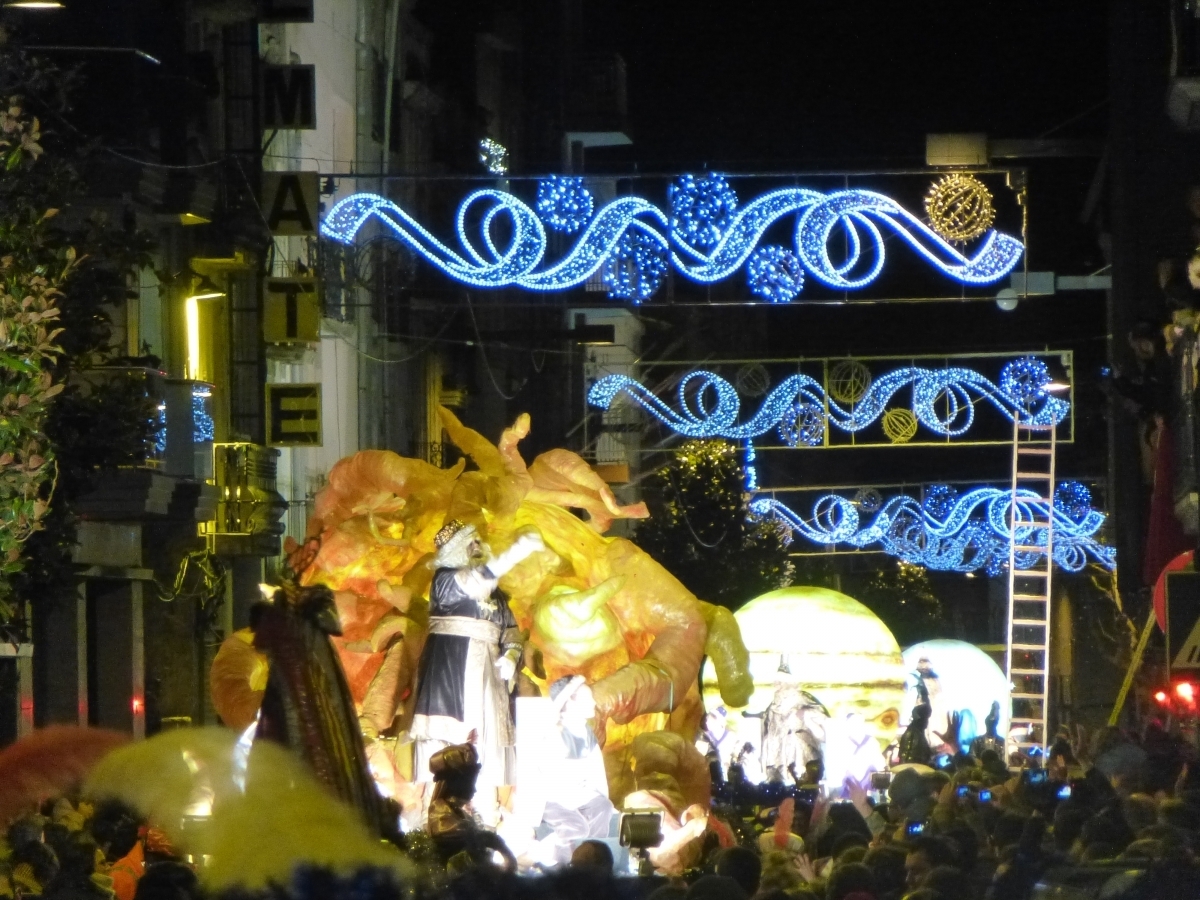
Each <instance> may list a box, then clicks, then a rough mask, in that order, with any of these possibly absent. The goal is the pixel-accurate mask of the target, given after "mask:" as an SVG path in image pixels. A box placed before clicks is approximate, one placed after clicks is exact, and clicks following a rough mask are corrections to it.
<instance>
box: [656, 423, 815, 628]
mask: <svg viewBox="0 0 1200 900" xmlns="http://www.w3.org/2000/svg"><path fill="white" fill-rule="evenodd" d="M743 483H744V473H743V471H742V467H741V464H740V462H739V460H738V451H737V448H736V447H735V446H733V445H732V444H730V443H728V442H726V441H688V442H686V443H685V444H683V445H682V446H681V447H680V448H679V450H678V452H677V453H676V454H675V456H674V457H673V458H672V459H671V461H670V462H668V463H667V464H666V465H664V466H662V467H661V468H659V469H658V470H657V471H655V472H654V473H653V474H652V475H651V476H650V477H649V478H647V479H646V481H645V484H644V494H645V500H646V504H647V506H648V507H649V508H650V518H649V519H648V520H647V521H645V522H643V523H642V525H641V526H640V527H639V528H638V530H637V535H636V537H635V538H634V540H635V541H636V542H637V544H638V545H639V546H640V547H641V548H642V549H643V550H645V551H646V552H647V553H649V554H650V555H651V556H652V557H654V559H656V560H657V561H658V562H659V563H661V564H662V565H663V566H664V567H665V568H666V569H667V571H669V572H670V573H671V574H672V575H674V576H675V577H676V578H678V579H679V580H680V581H681V582H683V584H684V586H685V587H686V588H687V589H688V590H689V591H691V592H692V593H693V594H695V595H696V596H697V597H699V598H700V599H701V600H707V601H708V602H710V603H717V604H720V605H722V606H726V607H729V608H731V609H734V608H737V607H738V606H741V605H742V604H743V603H745V602H747V601H748V600H752V599H754V598H755V597H757V596H758V595H759V594H763V593H766V592H767V591H771V590H774V589H776V588H781V587H787V586H788V585H790V584H791V583H792V574H793V569H792V564H791V562H790V560H789V559H788V551H787V545H786V543H785V536H784V534H783V533H782V532H781V531H780V529H779V527H778V526H777V525H775V524H774V523H772V522H769V521H752V520H750V519H749V518H748V515H747V514H748V509H747V507H746V497H745V495H744V494H743V491H742V485H743Z"/></svg>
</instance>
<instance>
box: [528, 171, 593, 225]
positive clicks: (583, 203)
mask: <svg viewBox="0 0 1200 900" xmlns="http://www.w3.org/2000/svg"><path fill="white" fill-rule="evenodd" d="M595 208H596V201H595V200H594V199H593V198H592V192H591V191H589V190H588V189H587V188H586V187H584V186H583V179H582V178H573V177H571V176H570V175H551V176H549V177H548V178H543V179H542V180H541V181H539V182H538V192H537V213H538V218H540V219H541V220H542V221H543V222H545V223H546V225H547V226H548V227H549V228H552V229H554V230H555V231H562V232H565V233H567V234H572V233H573V232H576V231H578V230H579V229H580V228H582V227H583V226H584V225H586V224H587V223H588V220H589V219H591V217H592V212H593V211H594V210H595Z"/></svg>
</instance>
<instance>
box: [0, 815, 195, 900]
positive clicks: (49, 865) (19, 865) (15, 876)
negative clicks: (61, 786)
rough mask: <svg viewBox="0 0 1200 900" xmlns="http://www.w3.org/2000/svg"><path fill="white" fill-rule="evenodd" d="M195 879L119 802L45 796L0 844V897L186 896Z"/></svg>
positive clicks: (103, 899)
mask: <svg viewBox="0 0 1200 900" xmlns="http://www.w3.org/2000/svg"><path fill="white" fill-rule="evenodd" d="M198 885H199V880H198V878H197V876H196V872H195V869H194V868H193V866H191V865H190V864H189V863H188V862H187V861H186V860H184V859H182V858H180V856H179V855H178V854H177V853H176V852H175V851H174V849H173V848H172V847H171V844H170V842H169V841H168V840H167V837H166V835H165V834H163V832H162V831H160V830H158V829H156V828H151V827H148V826H147V825H146V824H145V823H144V822H142V821H140V820H139V819H138V817H137V815H136V814H135V813H134V812H133V811H131V810H129V809H128V808H126V807H125V806H122V805H121V804H119V803H105V804H101V805H100V806H99V807H95V806H93V805H92V804H91V803H89V802H87V801H85V800H79V799H78V798H75V799H74V802H73V801H72V798H67V797H59V798H56V799H54V800H50V801H47V802H46V803H44V804H43V805H42V808H41V809H40V810H39V811H38V812H36V813H32V814H29V815H25V816H22V817H21V818H19V819H17V820H16V821H14V822H12V823H11V824H10V825H9V826H8V828H7V830H6V831H5V833H4V839H3V843H2V844H0V898H14V900H15V898H21V897H43V898H45V900H113V898H116V900H189V898H193V897H197V896H199V887H198Z"/></svg>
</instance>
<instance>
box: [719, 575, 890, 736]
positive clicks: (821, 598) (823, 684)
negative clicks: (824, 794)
mask: <svg viewBox="0 0 1200 900" xmlns="http://www.w3.org/2000/svg"><path fill="white" fill-rule="evenodd" d="M734 618H736V619H737V623H738V626H739V627H740V628H741V631H742V641H743V642H744V643H745V645H746V649H747V650H749V651H750V673H751V675H752V676H753V677H754V693H753V694H752V695H751V697H750V702H749V704H747V705H746V706H745V707H743V708H742V709H739V710H729V713H730V716H729V719H730V727H731V728H732V729H733V730H734V731H735V732H737V734H738V737H739V739H742V740H751V741H753V742H754V743H755V744H756V745H757V739H756V735H755V731H756V729H759V728H760V727H761V721H762V720H761V718H758V717H759V716H761V714H762V712H763V710H765V709H766V708H767V705H768V704H769V703H770V702H771V698H772V697H773V696H774V694H775V687H776V685H777V684H778V683H779V682H780V681H781V680H786V681H788V682H791V683H795V684H797V685H798V686H799V687H801V688H802V689H804V690H806V691H808V692H809V693H810V694H812V695H813V696H814V697H816V698H817V699H818V700H820V701H821V703H823V704H824V705H825V707H826V709H828V710H829V712H830V715H832V716H834V717H835V718H838V717H842V716H845V715H846V714H848V713H858V714H859V715H861V716H862V717H863V718H864V719H865V720H866V722H867V727H868V729H869V730H870V731H871V732H872V733H874V734H875V736H876V737H877V738H879V740H880V742H881V743H882V744H885V745H886V744H888V743H891V742H892V741H893V740H895V739H896V736H897V729H898V727H899V724H900V713H901V709H902V704H903V702H904V676H905V669H904V662H903V659H902V657H901V655H900V646H899V645H898V644H897V643H896V639H895V638H894V637H892V633H891V632H890V631H889V630H888V628H887V626H886V625H884V624H883V622H881V621H880V620H879V618H878V617H876V615H875V614H874V613H873V612H871V611H870V610H869V609H867V608H866V607H865V606H863V605H862V604H861V603H859V602H858V601H857V600H855V599H853V598H852V597H847V596H846V595H845V594H841V593H838V592H837V591H831V590H828V589H827V588H819V587H789V588H782V589H780V590H777V591H771V592H770V593H769V594H763V595H762V596H761V597H758V598H756V599H754V600H751V601H750V602H749V603H747V604H746V605H745V606H743V607H742V608H741V609H739V610H738V611H737V612H736V613H734ZM781 664H782V665H783V666H784V667H786V669H787V670H788V672H787V673H783V672H781V671H780V669H781ZM703 684H704V705H705V708H706V709H707V710H709V711H712V710H714V709H716V708H717V707H719V706H721V699H720V697H719V696H718V694H717V689H716V676H715V674H714V672H713V669H712V664H711V663H709V662H706V663H705V664H704V672H703Z"/></svg>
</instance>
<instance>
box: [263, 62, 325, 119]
mask: <svg viewBox="0 0 1200 900" xmlns="http://www.w3.org/2000/svg"><path fill="white" fill-rule="evenodd" d="M260 88H261V91H262V96H261V98H260V100H261V104H262V105H261V107H260V108H261V110H262V127H263V128H265V129H271V128H296V129H307V130H312V129H314V128H316V127H317V67H316V66H312V65H287V66H275V65H264V66H263V67H262V69H261V78H260Z"/></svg>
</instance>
